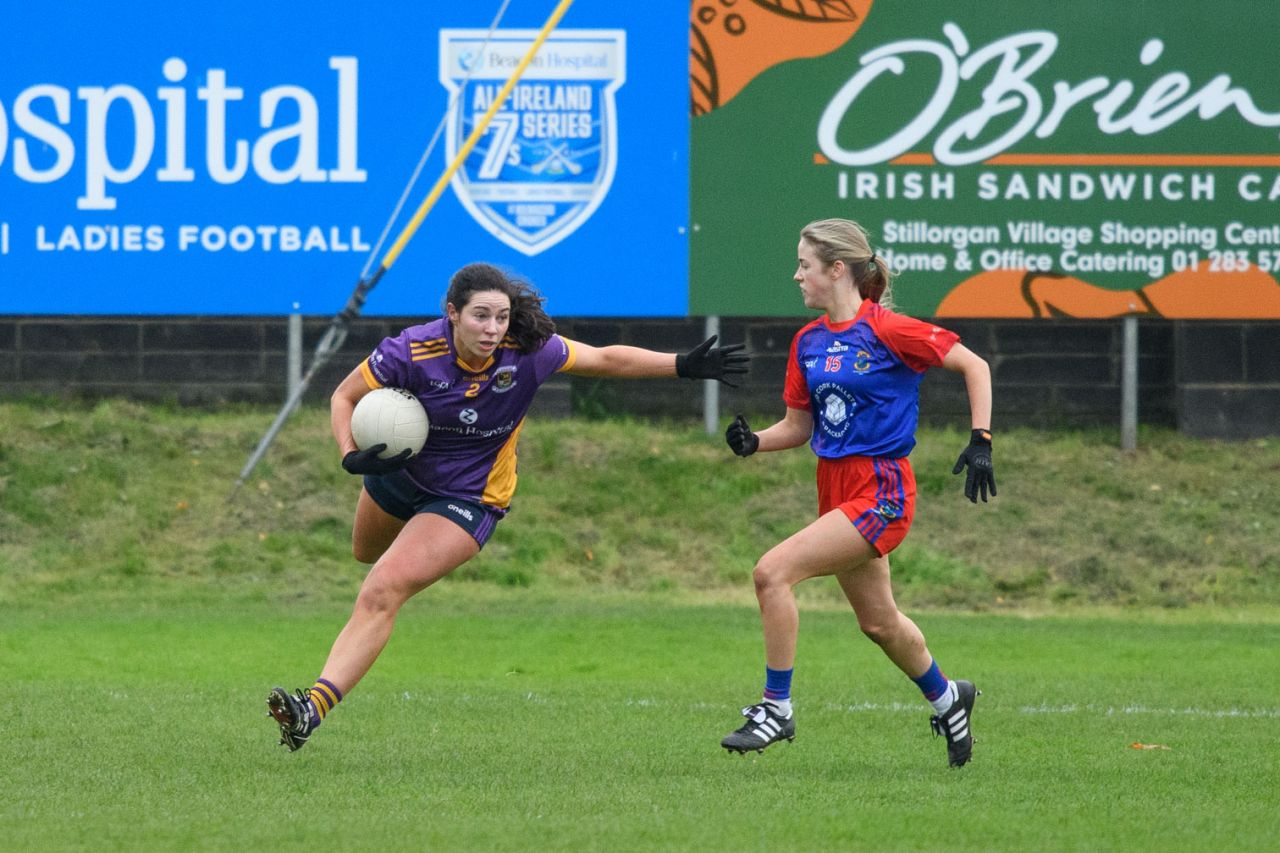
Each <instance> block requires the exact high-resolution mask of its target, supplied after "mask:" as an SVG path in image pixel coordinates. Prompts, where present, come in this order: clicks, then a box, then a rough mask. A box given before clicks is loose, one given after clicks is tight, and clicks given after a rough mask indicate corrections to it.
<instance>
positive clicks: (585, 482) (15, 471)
mask: <svg viewBox="0 0 1280 853" xmlns="http://www.w3.org/2000/svg"><path fill="white" fill-rule="evenodd" d="M271 415H272V412H271V411H270V410H268V409H265V408H257V409H251V408H236V409H231V410H227V411H219V412H205V411H193V410H185V409H180V408H174V407H166V406H152V405H140V404H135V403H129V402H123V401H110V402H104V403H100V404H96V405H81V404H75V403H67V402H55V401H48V400H30V401H18V402H12V401H10V402H3V403H0V425H2V427H3V429H2V430H0V603H8V604H17V603H34V602H50V601H57V602H64V603H70V602H74V601H77V600H79V601H82V602H84V603H108V602H110V601H112V600H116V599H119V600H129V601H132V602H134V603H146V602H152V603H155V604H157V605H163V604H165V603H167V602H172V601H178V600H192V599H193V598H197V599H198V598H201V597H208V598H209V599H210V600H226V599H227V598H228V597H231V598H237V597H239V598H241V599H244V600H252V599H259V600H263V599H269V600H282V599H284V600H289V599H300V600H310V601H320V602H324V601H345V602H349V601H350V598H351V595H352V593H353V591H354V589H355V588H356V586H357V585H358V583H359V580H360V578H361V577H362V576H363V572H364V569H363V567H361V566H359V565H358V564H356V563H355V562H354V561H353V560H352V559H351V557H350V552H349V546H348V537H349V532H350V522H351V513H352V509H353V507H354V503H355V497H356V494H357V492H358V490H359V482H358V480H357V479H356V478H353V477H350V476H348V475H347V474H345V473H344V472H343V471H342V470H341V468H340V467H339V466H338V464H337V458H336V452H335V450H334V448H333V445H332V441H331V439H330V438H329V436H328V422H327V413H326V411H325V410H323V409H320V408H308V409H304V410H303V411H302V412H300V413H299V414H298V415H296V416H295V417H294V418H293V420H291V421H290V422H289V424H288V425H287V426H286V428H285V430H284V431H283V433H282V434H281V436H280V437H279V438H278V439H277V441H276V443H275V446H274V447H273V448H272V449H271V451H270V452H269V453H268V454H267V456H266V458H265V460H264V461H263V462H262V463H261V464H260V465H259V467H258V469H257V470H256V471H255V472H254V474H253V476H252V478H251V479H250V481H249V482H248V483H246V484H245V486H244V487H242V488H241V489H240V490H239V491H238V492H237V493H235V494H234V495H232V493H231V487H232V483H233V482H234V480H235V478H236V475H237V474H238V473H239V471H240V469H241V467H242V466H243V464H244V461H245V459H246V458H247V457H248V454H249V452H250V451H251V450H252V448H253V446H254V445H255V444H256V442H257V440H258V438H259V437H260V436H261V434H262V433H263V431H264V430H265V429H266V427H267V425H268V424H269V422H270V420H271ZM765 422H766V421H765V420H764V419H763V418H759V419H757V423H759V424H763V423H765ZM965 441H966V436H965V435H964V434H962V433H961V432H959V431H936V430H922V431H921V433H920V444H919V446H918V447H917V449H916V451H915V452H914V453H913V455H912V462H913V465H914V467H915V470H916V473H917V479H918V482H919V486H920V500H919V506H918V514H917V519H916V523H915V526H914V528H913V530H912V533H911V535H910V536H909V537H908V539H907V541H906V543H905V544H904V545H903V546H902V547H901V548H900V549H899V550H898V551H897V552H895V554H894V557H893V562H894V575H895V579H896V584H897V589H898V594H899V599H900V601H901V602H902V603H903V604H904V605H908V606H912V607H921V606H926V607H928V606H942V607H962V608H969V609H973V608H985V609H999V608H1014V607H1017V608H1054V609H1061V608H1062V607H1064V606H1069V605H1075V604H1089V605H1092V604H1104V605H1105V604H1121V605H1130V604H1137V605H1156V606H1164V607H1180V606H1184V605H1191V604H1215V605H1221V606H1230V607H1236V606H1241V605H1264V606H1268V605H1276V604H1280V513H1277V512H1276V508H1277V507H1280V440H1269V441H1252V442H1245V443H1238V444H1224V443H1218V442H1206V441H1198V440H1194V439H1188V438H1185V437H1182V436H1179V435H1177V434H1174V433H1171V432H1167V431H1146V432H1144V433H1143V434H1142V435H1141V441H1140V443H1141V448H1140V449H1139V451H1138V452H1137V453H1136V454H1133V455H1126V454H1124V453H1122V452H1120V451H1119V450H1118V449H1116V447H1115V446H1114V436H1112V435H1111V434H1109V433H1103V432H1097V433H1094V432H1063V433H1049V432H1039V431H1030V430H1014V431H1009V432H1007V433H1002V434H1000V435H998V437H997V439H996V445H995V460H996V476H997V480H998V483H999V487H1000V496H999V497H998V498H996V499H995V500H994V501H993V502H991V503H990V504H987V505H982V504H979V505H977V506H974V505H971V504H970V503H968V502H967V501H965V500H964V499H963V498H962V496H961V494H960V490H961V482H960V480H961V478H960V477H953V476H952V474H951V466H952V464H953V463H954V461H955V457H956V454H957V453H958V452H959V450H960V449H961V448H962V447H963V446H964V443H965ZM520 460H521V467H520V475H521V484H520V489H519V492H518V494H517V497H516V504H515V509H514V511H513V512H512V514H511V515H510V517H509V518H508V519H507V520H506V521H504V522H503V523H502V524H501V525H500V526H499V528H498V532H497V534H496V535H495V537H494V539H493V540H492V542H491V543H490V544H489V546H488V547H487V548H486V549H485V551H484V552H483V553H482V554H481V555H480V557H479V558H478V559H476V560H474V561H472V562H471V563H470V564H468V565H467V566H465V567H464V568H463V569H462V570H460V571H459V572H458V573H457V578H458V579H460V580H462V581H483V582H490V583H494V584H499V585H508V586H535V587H547V588H560V587H564V588H581V587H584V586H585V587H593V588H606V589H631V590H646V591H662V590H671V591H674V592H677V593H680V592H691V593H692V592H697V593H698V594H700V595H704V596H730V597H738V598H741V599H742V600H747V601H749V600H750V597H751V596H750V572H751V568H752V566H753V564H754V562H755V560H756V559H757V558H758V557H759V555H760V554H762V553H763V552H764V551H765V550H767V549H768V548H769V547H770V546H771V545H772V544H773V543H775V542H776V541H778V540H780V539H781V538H783V537H785V536H786V535H788V534H790V533H791V532H793V531H795V530H796V529H798V528H799V527H801V526H802V525H804V524H805V523H807V521H808V520H809V519H810V518H811V516H812V513H813V511H814V504H815V498H814V486H813V467H814V460H813V456H812V454H811V453H809V452H808V451H807V450H805V449H797V450H793V451H789V452H786V453H777V454H761V455H757V456H755V457H752V458H750V459H746V460H742V459H738V458H736V457H734V456H732V455H731V454H730V453H729V452H728V450H727V449H726V448H725V447H724V446H723V443H722V441H721V440H720V439H719V438H713V437H708V436H706V435H704V434H703V433H702V431H701V430H700V429H699V428H698V427H696V426H691V425H671V424H667V425H653V424H649V423H641V422H635V421H608V422H587V421H581V420H566V421H557V420H547V419H542V420H538V419H534V420H532V421H531V422H530V423H529V425H528V426H527V427H526V429H525V431H524V433H523V437H522V441H521V448H520ZM801 591H802V595H803V597H804V598H805V599H806V600H808V601H810V602H826V601H830V602H833V603H834V602H836V601H838V600H839V593H838V591H837V590H836V588H835V585H834V584H831V583H811V584H808V585H804V586H802V587H801Z"/></svg>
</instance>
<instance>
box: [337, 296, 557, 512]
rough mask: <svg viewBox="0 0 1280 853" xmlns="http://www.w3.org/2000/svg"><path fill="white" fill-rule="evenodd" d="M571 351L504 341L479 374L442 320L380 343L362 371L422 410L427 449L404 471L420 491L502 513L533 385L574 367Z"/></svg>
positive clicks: (553, 342)
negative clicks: (406, 396)
mask: <svg viewBox="0 0 1280 853" xmlns="http://www.w3.org/2000/svg"><path fill="white" fill-rule="evenodd" d="M574 358H575V353H574V350H573V344H571V343H570V342H569V341H567V340H565V339H564V338H562V337H560V336H559V335H552V336H551V337H550V338H549V339H548V340H547V342H546V343H545V344H543V345H542V347H540V348H539V349H538V350H536V351H535V352H531V353H522V352H520V350H519V349H517V348H516V345H515V342H513V341H512V340H511V339H510V338H505V339H503V341H502V343H501V344H500V345H499V346H498V349H497V351H496V352H495V353H494V355H493V356H492V357H491V358H490V359H489V363H488V364H486V365H485V366H484V368H483V369H481V370H472V369H470V368H469V367H466V366H465V365H464V364H463V363H462V362H461V361H460V360H459V359H458V357H457V354H456V353H455V352H454V349H453V326H452V325H451V324H450V323H449V321H448V319H447V318H444V317H441V318H440V319H439V320H435V321H433V322H430V323H424V324H423V325H420V326H410V327H409V328H407V329H405V330H404V331H403V332H401V333H400V334H399V336H397V337H394V338H384V339H383V341H382V343H380V344H378V347H377V349H375V350H374V351H373V353H372V354H371V355H370V356H369V358H367V359H366V360H365V361H364V362H363V363H362V364H361V365H360V372H361V373H362V374H363V375H364V379H365V382H367V383H368V384H369V387H370V388H382V387H391V388H404V389H405V390H407V391H409V392H410V393H411V394H413V395H414V396H416V397H417V398H418V400H419V401H420V402H421V403H422V406H423V408H425V409H426V410H427V417H428V418H429V419H430V421H431V428H430V430H429V431H428V433H427V443H426V445H425V446H424V447H423V448H422V451H421V452H419V453H418V455H417V456H415V457H413V459H412V460H410V461H409V465H408V467H407V468H405V471H406V472H407V473H408V474H409V477H410V479H412V480H413V481H414V483H415V484H416V485H417V486H418V487H419V488H421V489H423V490H425V491H428V492H432V493H433V494H437V495H444V496H447V497H458V498H464V499H466V500H469V501H476V502H478V503H483V504H486V505H488V506H492V507H496V508H498V509H501V510H505V509H506V508H507V506H508V505H510V503H511V496H512V494H513V493H514V492H515V490H516V442H517V440H518V439H519V437H520V428H521V427H522V426H523V425H524V416H525V413H526V412H528V411H529V406H530V405H531V404H532V403H533V397H534V395H535V394H536V393H537V391H538V386H540V385H541V384H542V383H543V382H545V381H547V379H548V378H549V377H550V376H551V375H552V374H554V373H556V372H557V371H560V370H566V369H568V368H570V367H572V366H573V362H574Z"/></svg>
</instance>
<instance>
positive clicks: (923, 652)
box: [721, 219, 996, 767]
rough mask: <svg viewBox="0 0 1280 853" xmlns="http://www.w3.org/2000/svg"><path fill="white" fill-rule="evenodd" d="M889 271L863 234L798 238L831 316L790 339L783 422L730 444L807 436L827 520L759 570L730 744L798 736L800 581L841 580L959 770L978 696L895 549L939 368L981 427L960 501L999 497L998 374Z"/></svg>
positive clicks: (778, 443)
mask: <svg viewBox="0 0 1280 853" xmlns="http://www.w3.org/2000/svg"><path fill="white" fill-rule="evenodd" d="M892 277H893V273H892V272H891V271H890V270H889V269H888V268H887V267H886V266H885V264H884V263H883V262H882V261H880V260H879V259H878V258H877V257H876V255H875V253H874V252H873V251H872V249H871V246H870V244H869V242H868V240H867V235H866V233H865V232H864V231H863V229H862V228H861V227H860V226H859V225H858V224H857V223H855V222H851V221H849V220H847V219H825V220H820V221H817V222H812V223H810V224H809V225H806V226H805V227H804V229H802V230H801V232H800V246H799V266H798V268H797V269H796V273H795V280H796V282H797V283H798V284H799V285H800V292H801V294H802V295H803V297H804V304H805V306H806V307H807V308H815V309H818V310H820V311H822V312H823V313H824V316H822V317H821V318H820V319H817V320H814V321H813V322H812V323H809V324H808V325H807V326H805V327H804V328H802V329H801V330H800V331H799V332H798V333H797V334H796V336H795V339H794V340H793V341H792V343H791V353H790V358H789V359H788V361H787V374H786V384H785V388H784V390H783V400H784V401H785V402H786V405H787V412H786V415H785V417H783V419H782V420H780V421H779V422H777V423H776V424H774V425H773V426H770V427H769V428H767V429H763V430H761V431H760V432H758V433H757V432H753V431H752V430H751V427H750V426H749V425H748V424H747V422H746V419H745V418H743V417H742V416H741V415H739V416H738V417H737V418H736V419H735V420H734V422H733V423H731V424H730V425H729V428H728V430H727V431H726V433H725V439H726V441H728V443H729V446H730V447H731V448H732V449H733V451H734V453H736V454H738V455H739V456H750V455H751V454H752V453H755V452H757V451H773V450H786V449H788V448H791V447H798V446H800V445H802V444H804V443H805V442H808V443H809V446H810V447H812V448H813V452H814V453H815V454H817V456H818V519H817V520H816V521H814V522H813V523H812V524H810V525H809V526H808V527H806V528H804V529H803V530H801V531H799V532H798V533H796V534H794V535H793V536H791V537H790V538H788V539H786V540H785V541H783V542H781V543H780V544H778V545H776V546H774V548H772V549H771V550H770V551H769V552H768V553H767V554H765V555H764V556H763V557H761V558H760V561H759V563H757V564H756V567H755V572H754V579H755V587H756V598H757V599H758V600H759V603H760V614H761V619H762V621H763V624H764V643H765V658H766V665H765V689H764V696H763V698H762V700H761V701H760V703H759V704H756V705H752V706H750V707H748V708H744V709H743V712H742V713H743V715H744V716H745V717H747V722H746V723H745V724H744V725H743V726H742V727H741V728H739V729H738V730H737V731H735V732H733V733H732V734H730V735H729V736H728V737H726V738H725V739H724V740H723V741H722V742H721V744H722V745H723V746H724V747H725V748H726V749H728V750H731V751H735V752H746V751H747V750H751V749H754V750H763V749H764V747H766V746H768V745H769V744H772V743H775V742H777V741H779V740H782V739H784V738H785V739H786V740H791V739H793V738H794V737H795V717H794V714H793V712H792V708H791V676H792V672H793V670H794V667H795V656H796V633H797V630H798V627H799V614H798V611H797V609H796V600H795V595H794V594H793V592H792V588H793V587H794V586H795V585H796V584H797V583H799V582H800V581H802V580H805V579H807V578H812V577H820V576H827V575H834V576H835V577H836V580H837V581H838V582H839V584H840V587H841V589H842V590H843V591H844V594H845V596H846V597H847V598H848V599H849V603H850V604H851V605H853V609H854V612H855V613H856V614H857V617H858V625H859V627H860V628H861V629H862V630H863V632H864V633H866V635H867V636H868V637H870V638H871V639H872V640H874V641H875V642H876V643H877V644H878V645H879V646H880V647H881V648H882V649H883V650H884V652H885V654H886V655H888V657H889V659H890V660H891V661H893V663H894V664H896V665H897V666H898V668H899V669H901V670H902V671H903V672H905V673H906V674H907V675H908V676H909V677H910V678H911V679H912V680H913V681H915V682H916V684H917V686H919V688H920V690H921V692H922V693H923V694H924V696H925V698H926V699H927V700H928V701H929V702H930V703H931V704H932V705H933V708H934V711H935V715H934V716H933V718H932V720H931V723H932V726H933V730H934V731H935V732H936V733H938V734H941V735H944V736H945V737H946V740H947V755H948V761H949V763H950V765H951V766H953V767H959V766H961V765H963V764H965V763H966V762H967V761H968V760H969V757H970V755H971V753H972V748H973V735H972V732H971V729H970V725H969V718H970V716H971V714H972V710H973V701H974V698H975V696H976V695H977V694H978V691H977V690H976V688H975V687H974V686H973V684H972V683H971V682H968V681H952V680H950V679H948V678H947V677H946V676H945V675H943V674H942V671H941V670H940V669H939V668H938V664H937V662H936V661H935V660H934V659H933V656H932V655H931V654H930V653H929V650H928V648H927V647H926V645H925V641H924V636H923V635H922V634H921V633H920V629H919V628H918V627H916V625H915V623H914V622H912V621H911V620H910V619H908V618H907V617H906V616H905V615H903V614H902V612H901V611H899V610H898V606H897V604H896V603H895V602H894V598H893V588H892V584H891V582H890V577H889V556H888V555H889V552H890V551H892V550H893V549H894V548H896V547H897V546H898V544H899V543H901V542H902V540H903V537H905V536H906V535H907V530H908V529H909V528H910V526H911V519H912V516H913V515H914V513H915V500H916V484H915V475H914V474H913V473H912V471H911V464H910V462H908V460H907V456H908V454H910V453H911V449H912V448H913V447H914V446H915V431H916V422H917V419H918V414H919V388H920V380H921V379H922V378H923V376H924V372H925V371H926V370H927V369H928V368H930V367H938V366H941V367H945V368H947V369H949V370H953V371H955V372H957V373H960V374H961V375H963V376H964V380H965V385H966V387H967V389H968V392H969V408H970V412H971V417H972V427H973V431H972V434H971V438H970V442H969V446H968V447H966V448H965V450H964V452H963V453H961V455H960V459H959V460H958V461H957V462H956V466H955V469H954V472H955V473H960V472H961V471H962V470H965V468H967V469H968V475H967V477H966V481H965V495H966V496H967V497H968V498H969V500H971V501H974V502H976V501H977V498H978V496H979V495H981V497H982V500H983V501H984V502H985V501H986V500H987V493H988V491H990V494H991V496H992V497H994V496H995V493H996V483H995V477H994V475H993V473H992V468H991V432H990V426H991V372H990V370H989V369H988V367H987V363H986V361H984V360H983V359H982V358H980V357H979V356H977V355H975V354H974V353H973V352H972V351H970V350H969V349H967V348H966V347H964V346H963V345H962V344H960V343H959V338H958V337H957V336H956V335H955V334H953V333H952V332H949V331H947V330H946V329H943V328H940V327H938V326H935V325H932V324H931V323H926V322H922V321H920V320H915V319H912V318H911V317H906V316H904V315H901V314H896V313H894V312H893V311H892V310H891V309H890V305H891V302H890V299H889V291H890V280H891V278H892Z"/></svg>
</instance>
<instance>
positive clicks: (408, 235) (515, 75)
mask: <svg viewBox="0 0 1280 853" xmlns="http://www.w3.org/2000/svg"><path fill="white" fill-rule="evenodd" d="M572 3H573V0H560V3H559V5H557V6H556V8H555V10H554V11H553V12H552V13H551V17H549V18H547V22H546V23H545V24H543V25H542V30H541V32H539V33H538V37H537V38H536V39H534V40H533V45H532V46H531V47H530V48H529V52H528V53H526V54H525V55H524V59H521V60H520V64H519V65H517V66H516V70H515V71H514V72H512V74H511V77H510V79H508V80H507V82H506V84H505V85H503V87H502V89H501V90H500V91H499V92H498V95H497V97H495V98H494V99H493V103H492V104H490V105H489V109H488V110H487V111H486V112H485V114H484V116H483V117H481V119H480V121H479V122H477V123H476V126H475V127H474V128H473V129H472V131H471V135H470V136H468V137H467V141H466V142H464V143H463V144H462V150H460V151H459V152H458V155H457V156H456V157H454V158H453V162H452V163H450V164H449V167H448V168H447V169H445V170H444V173H443V174H442V175H440V178H439V180H437V181H436V185H435V186H434V187H432V188H431V192H429V193H427V198H426V200H425V201H423V202H422V205H421V206H420V207H419V208H418V210H417V212H416V213H414V214H413V218H412V219H410V220H409V224H408V225H406V226H405V227H404V230H403V231H401V232H400V236H399V237H397V238H396V242H395V243H394V244H392V246H391V248H390V249H389V250H387V254H386V256H385V257H383V259H382V263H381V264H380V266H381V268H382V270H383V271H386V270H389V269H391V265H392V264H394V263H395V262H396V258H398V257H400V253H401V252H402V251H404V247H405V246H406V245H407V244H408V243H409V240H411V239H412V238H413V235H414V233H415V232H416V231H417V230H418V226H419V225H421V224H422V220H424V219H426V218H427V213H428V211H430V210H431V208H432V207H434V206H435V203H436V201H437V200H438V199H439V198H440V194H441V193H443V192H444V188H445V185H446V184H448V183H449V179H450V178H452V177H453V173H454V172H456V171H458V168H459V167H460V166H461V165H462V163H463V161H464V160H466V159H467V155H468V154H470V153H471V149H472V148H475V147H476V142H477V141H479V139H480V137H481V136H482V135H483V134H484V132H485V130H487V129H488V127H489V122H490V121H491V120H492V119H493V116H494V114H495V113H497V112H498V108H499V107H501V106H502V104H503V102H505V101H506V100H507V95H509V94H511V90H512V89H513V88H514V87H515V85H516V81H517V80H519V79H520V75H521V74H523V73H524V70H525V68H527V67H528V66H529V63H530V62H532V61H533V57H534V55H535V54H537V52H538V48H540V47H542V43H543V42H545V41H546V40H547V36H549V35H551V31H552V30H554V29H555V28H556V24H558V23H560V19H561V18H563V17H564V13H565V12H567V11H569V6H570V5H572Z"/></svg>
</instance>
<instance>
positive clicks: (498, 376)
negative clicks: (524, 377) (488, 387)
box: [493, 366, 516, 394]
mask: <svg viewBox="0 0 1280 853" xmlns="http://www.w3.org/2000/svg"><path fill="white" fill-rule="evenodd" d="M515 384H516V369H515V367H514V366H513V367H499V368H498V369H497V370H495V371H494V372H493V393H495V394H502V393H504V392H506V391H510V390H511V389H512V388H513V387H514V386H515Z"/></svg>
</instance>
